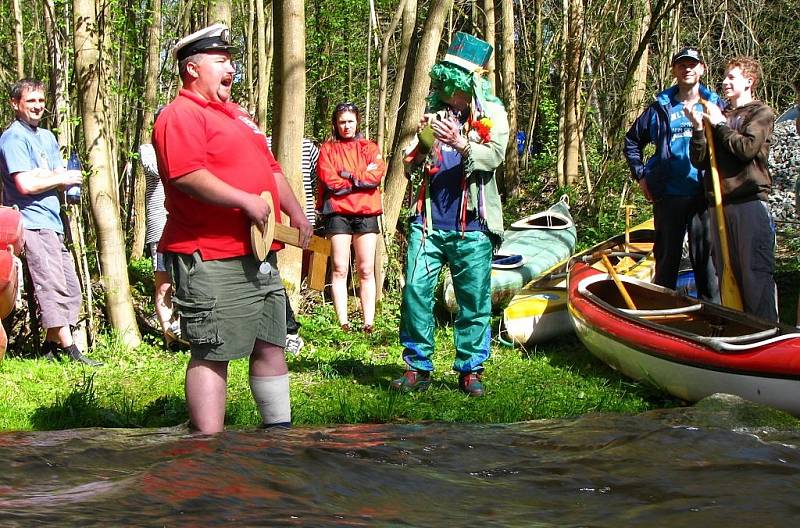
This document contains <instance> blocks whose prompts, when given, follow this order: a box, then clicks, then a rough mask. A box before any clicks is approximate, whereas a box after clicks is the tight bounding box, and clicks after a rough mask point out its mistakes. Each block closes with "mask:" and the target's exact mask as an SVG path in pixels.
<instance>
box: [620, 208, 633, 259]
mask: <svg viewBox="0 0 800 528" xmlns="http://www.w3.org/2000/svg"><path fill="white" fill-rule="evenodd" d="M622 207H623V208H624V209H625V251H630V250H631V211H633V209H634V207H633V206H632V205H631V204H625V205H623V206H622Z"/></svg>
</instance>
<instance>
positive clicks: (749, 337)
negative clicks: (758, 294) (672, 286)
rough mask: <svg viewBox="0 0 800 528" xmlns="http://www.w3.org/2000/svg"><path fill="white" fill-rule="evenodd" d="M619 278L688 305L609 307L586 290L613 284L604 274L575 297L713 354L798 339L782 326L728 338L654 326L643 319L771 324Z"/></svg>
mask: <svg viewBox="0 0 800 528" xmlns="http://www.w3.org/2000/svg"><path fill="white" fill-rule="evenodd" d="M619 278H620V279H621V280H622V281H623V282H625V283H629V284H632V285H636V286H639V287H642V288H644V289H648V290H652V291H656V292H662V293H665V294H668V295H671V296H677V297H683V298H684V299H685V300H686V301H687V302H689V303H690V304H688V305H687V306H683V307H678V308H670V309H664V310H629V309H626V308H618V307H616V306H613V305H612V304H610V303H608V302H607V301H605V300H604V299H602V298H601V297H599V296H598V295H595V294H594V293H592V292H591V291H590V290H589V289H588V287H589V286H591V285H592V284H596V283H598V282H607V281H612V280H613V279H612V278H611V276H610V275H608V274H606V273H597V274H595V275H592V276H589V277H586V278H584V279H582V280H581V281H580V282H579V283H578V287H577V293H578V294H579V295H581V296H582V297H583V298H585V299H586V300H587V301H589V302H591V303H592V304H595V305H597V306H598V307H600V308H601V309H603V310H606V311H608V312H609V313H611V314H614V315H616V316H618V317H621V318H623V319H626V320H628V321H630V322H631V323H632V324H635V325H640V326H642V327H645V328H646V329H648V330H651V331H653V332H659V333H662V334H669V335H673V336H675V337H679V338H681V339H686V340H688V341H691V342H694V343H696V344H698V345H701V346H705V347H708V348H710V349H712V350H714V351H715V352H719V353H723V354H724V353H728V354H736V353H746V352H750V351H753V350H754V349H757V348H763V347H765V346H769V345H772V344H774V343H777V342H780V341H784V340H787V339H797V338H800V333H798V332H797V331H794V329H791V328H789V327H785V328H784V327H783V325H779V324H777V325H771V326H769V327H768V328H765V329H764V330H761V331H758V332H753V333H750V334H743V335H738V336H727V337H710V336H701V335H697V334H692V333H689V332H684V331H682V330H679V329H676V328H673V327H671V326H669V325H664V324H659V323H657V322H654V321H651V320H648V319H646V318H645V317H652V316H658V315H675V314H681V313H694V312H710V313H711V314H713V315H714V316H718V317H721V318H723V319H724V320H727V321H732V322H738V323H749V324H757V325H760V326H764V325H765V324H770V323H768V322H767V321H762V320H760V319H756V318H755V317H752V316H750V315H748V314H745V313H742V312H738V311H736V310H731V309H729V308H725V307H723V306H719V305H714V304H710V303H704V302H702V301H698V300H696V299H691V298H688V297H684V296H680V295H678V294H676V293H675V292H673V291H672V290H669V289H667V288H664V287H662V286H658V285H656V284H651V283H648V282H644V281H640V280H638V279H636V278H634V277H628V276H624V275H620V276H619ZM777 332H781V334H780V335H778V336H775V334H776V333H777ZM772 336H774V337H772Z"/></svg>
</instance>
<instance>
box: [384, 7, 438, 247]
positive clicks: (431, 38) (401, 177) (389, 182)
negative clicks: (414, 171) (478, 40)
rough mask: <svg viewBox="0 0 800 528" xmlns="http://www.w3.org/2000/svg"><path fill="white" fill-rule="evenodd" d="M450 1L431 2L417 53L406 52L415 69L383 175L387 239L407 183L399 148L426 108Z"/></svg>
mask: <svg viewBox="0 0 800 528" xmlns="http://www.w3.org/2000/svg"><path fill="white" fill-rule="evenodd" d="M452 5H453V0H435V1H434V2H433V4H431V7H430V10H429V11H428V17H427V19H426V20H425V26H424V27H423V29H422V39H421V40H420V43H419V48H418V50H417V52H416V53H414V54H412V53H409V57H410V60H409V64H414V71H413V73H412V77H411V79H410V82H409V83H408V91H405V88H406V87H405V86H404V92H405V93H404V94H402V95H401V99H403V100H404V101H406V110H405V113H404V117H403V125H402V127H401V128H400V129H399V130H397V133H396V134H395V140H394V142H393V143H394V147H393V148H392V151H391V156H390V158H389V162H388V171H387V175H386V186H385V189H386V192H385V196H384V205H385V207H384V210H383V215H384V220H385V225H384V228H385V229H386V235H387V239H388V240H391V239H392V238H393V237H394V233H395V231H396V228H397V219H398V217H399V216H400V208H401V205H402V203H403V196H404V195H405V192H406V185H407V183H408V180H407V179H406V175H405V168H404V167H403V154H402V149H403V147H405V146H406V145H408V144H409V142H411V139H412V138H413V136H414V134H415V133H416V130H417V125H418V124H419V120H420V118H421V117H422V114H423V112H424V111H425V97H426V96H427V95H428V90H429V88H430V82H431V79H430V77H429V76H428V73H429V72H430V70H431V68H432V67H433V64H434V63H435V62H436V53H437V52H438V50H439V41H440V40H441V36H442V29H443V28H444V22H445V19H446V18H447V13H448V11H449V10H450V7H451V6H452Z"/></svg>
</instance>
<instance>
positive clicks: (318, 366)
mask: <svg viewBox="0 0 800 528" xmlns="http://www.w3.org/2000/svg"><path fill="white" fill-rule="evenodd" d="M290 370H291V371H292V372H295V373H296V372H319V373H320V374H321V375H322V377H323V378H351V379H353V380H355V381H356V383H358V384H359V385H364V386H367V387H375V388H381V387H382V388H386V387H388V385H389V381H391V380H393V379H394V378H398V377H400V376H401V375H402V374H403V372H404V371H405V369H404V367H402V366H400V365H385V364H375V363H369V362H366V361H364V360H361V359H345V358H340V359H333V360H330V361H322V360H315V359H313V358H303V359H300V360H295V361H293V362H292V364H291V367H290Z"/></svg>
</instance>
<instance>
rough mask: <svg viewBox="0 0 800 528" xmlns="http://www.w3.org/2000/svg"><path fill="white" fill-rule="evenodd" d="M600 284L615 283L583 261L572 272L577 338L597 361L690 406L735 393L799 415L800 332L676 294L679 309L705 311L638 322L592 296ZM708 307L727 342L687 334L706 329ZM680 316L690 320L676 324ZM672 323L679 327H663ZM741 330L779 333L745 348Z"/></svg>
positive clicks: (631, 287) (631, 289) (571, 296)
mask: <svg viewBox="0 0 800 528" xmlns="http://www.w3.org/2000/svg"><path fill="white" fill-rule="evenodd" d="M600 280H602V281H605V283H606V284H607V287H609V288H610V286H608V285H610V284H613V283H612V282H610V280H609V279H608V278H607V276H605V275H604V274H602V275H601V273H600V272H599V271H597V270H596V269H593V268H591V267H589V266H587V265H585V264H583V263H580V264H577V265H576V266H575V267H573V269H572V270H571V271H570V278H569V313H570V316H571V318H572V322H573V325H574V327H575V331H576V334H577V335H578V338H579V339H580V340H581V342H582V343H583V344H584V345H585V346H586V348H587V349H588V350H589V351H590V352H591V353H592V354H593V355H594V356H596V357H597V358H598V359H600V360H601V361H603V362H604V363H606V364H608V365H609V366H611V367H612V368H614V369H616V370H618V371H619V372H621V373H622V374H624V375H626V376H628V377H630V378H632V379H634V380H637V381H644V382H647V383H649V384H651V385H653V386H655V387H657V388H659V389H661V390H663V391H665V392H667V393H669V394H672V395H673V396H676V397H678V398H681V399H683V400H686V401H691V402H694V401H697V400H700V399H702V398H705V397H707V396H710V395H712V394H715V393H726V394H734V395H737V396H740V397H742V398H744V399H747V400H750V401H753V402H756V403H759V404H763V405H768V406H771V407H775V408H778V409H783V410H785V411H787V412H789V413H791V414H793V415H796V416H800V334H798V333H794V332H793V329H787V328H786V327H781V326H780V325H771V323H768V322H766V321H761V320H758V319H755V318H751V317H749V316H746V315H745V314H742V313H734V312H733V311H731V310H727V309H725V308H723V307H717V306H716V305H710V304H708V303H700V302H699V301H694V300H688V299H687V298H685V297H679V296H677V295H673V296H672V297H671V299H672V300H673V301H674V302H675V305H676V306H677V305H683V306H684V307H685V308H687V309H689V308H694V307H696V308H698V310H693V311H686V312H685V313H681V314H677V315H674V316H669V317H667V316H657V315H649V316H635V315H632V314H630V313H626V312H625V311H624V310H620V309H617V308H614V307H609V306H607V305H605V304H604V303H602V302H597V301H596V300H594V299H593V298H592V296H591V295H590V294H587V290H588V287H587V285H591V284H593V283H599V281H600ZM635 283H636V281H633V280H630V281H629V282H626V287H627V288H628V289H629V293H630V294H631V297H632V298H633V300H634V302H635V303H637V304H638V301H639V300H640V299H641V297H639V296H637V295H636V294H635V292H636V290H635V289H634V288H635V287H637V284H635ZM648 287H649V288H658V287H655V286H648ZM665 291H666V290H665ZM681 299H683V301H681ZM684 307H681V308H677V310H683V309H684ZM706 309H708V311H709V312H710V313H713V314H715V317H719V318H720V319H719V321H720V325H721V326H720V330H719V331H720V335H721V336H723V337H708V336H706V335H705V333H704V334H702V335H700V334H698V335H693V334H689V333H687V331H686V330H685V329H686V328H690V327H693V326H691V325H697V327H699V325H700V323H699V321H701V320H702V319H703V317H702V315H703V313H705V312H704V311H705V310H706ZM662 312H663V313H666V312H667V310H662ZM659 317H661V319H659ZM679 317H683V318H684V319H683V321H684V322H680V323H678V322H676V321H677V319H678V318H679ZM709 319H711V318H710V317H709ZM666 320H672V321H673V322H672V323H670V324H669V325H667V324H662V323H659V321H666ZM715 320H716V319H715ZM735 327H741V328H751V327H752V329H751V330H747V331H746V332H742V335H756V334H760V333H767V334H769V333H770V332H772V334H771V335H770V336H769V337H764V338H759V339H751V340H743V341H741V342H739V341H735V339H737V338H738V336H739V335H740V334H738V333H734V332H731V334H732V335H728V332H729V329H731V328H735ZM748 332H752V333H750V334H748ZM737 343H741V344H737Z"/></svg>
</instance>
